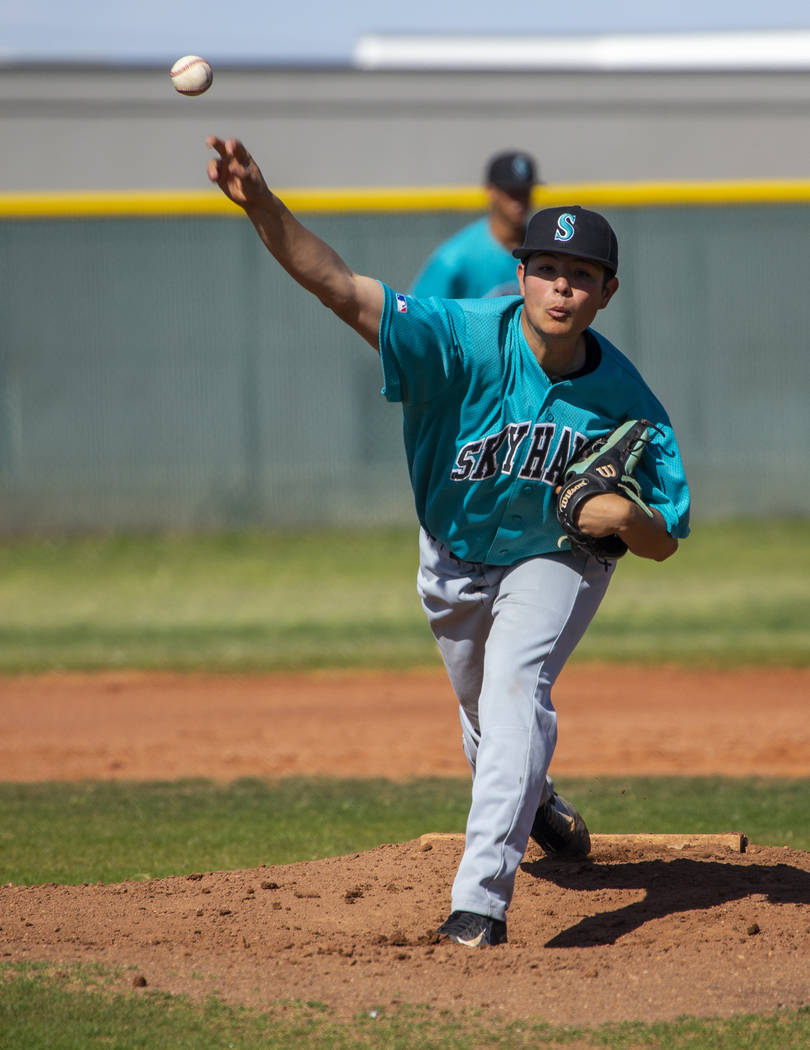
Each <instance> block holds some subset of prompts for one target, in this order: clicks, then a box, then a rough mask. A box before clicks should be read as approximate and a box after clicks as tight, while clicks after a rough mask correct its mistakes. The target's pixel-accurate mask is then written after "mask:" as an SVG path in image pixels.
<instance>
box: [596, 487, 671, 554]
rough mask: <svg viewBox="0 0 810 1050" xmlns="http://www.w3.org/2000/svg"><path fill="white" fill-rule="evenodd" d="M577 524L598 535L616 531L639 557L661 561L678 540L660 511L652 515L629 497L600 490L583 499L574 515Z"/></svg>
mask: <svg viewBox="0 0 810 1050" xmlns="http://www.w3.org/2000/svg"><path fill="white" fill-rule="evenodd" d="M577 525H578V526H579V528H580V529H581V530H582V531H583V532H585V533H587V534H588V535H589V536H595V537H598V538H601V537H604V536H610V535H611V534H612V533H615V534H616V535H617V536H619V537H621V539H622V540H624V542H625V543H626V544H627V546H628V548H629V549H630V550H631V551H632V552H633V554H637V555H638V556H639V557H640V558H652V559H654V560H655V561H664V560H665V559H666V558H668V557H669V556H670V555H672V554H674V553H675V551H676V550H677V549H678V541H677V540H676V539H675V538H674V537H673V536H670V534H669V532H668V531H667V526H666V522H665V521H664V519H663V517H662V516H661V514H660V512H659V511H657V510H654V511H653V512H652V517H648V516H647V515H646V514H645V513H644V511H643V510H642V509H641V508H640V507H639V506H638V505H637V504H636V503H633V501H632V500H629V499H625V498H624V496H619V495H617V494H616V493H613V492H603V493H600V494H599V495H597V496H592V497H591V498H590V499H587V500H585V502H584V503H583V504H582V506H581V507H580V510H579V516H578V518H577Z"/></svg>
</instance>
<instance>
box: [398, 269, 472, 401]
mask: <svg viewBox="0 0 810 1050" xmlns="http://www.w3.org/2000/svg"><path fill="white" fill-rule="evenodd" d="M382 287H383V291H384V293H385V305H384V306H383V312H382V317H381V319H380V331H379V342H380V361H381V363H382V371H383V388H382V393H383V395H384V396H385V397H386V398H387V400H388V401H404V402H407V403H410V404H422V403H425V402H427V401H431V400H432V399H433V398H435V397H437V396H439V395H440V394H441V392H442V391H443V390H444V389H445V388H446V387H447V386H448V385H449V384H451V383H453V381H454V379H455V378H456V376H457V374H458V369H459V362H460V357H461V344H460V341H459V339H458V338H457V335H456V329H457V326H458V324H459V323H460V322H461V323H463V314H459V316H458V317H454V315H453V312H452V309H451V307H452V304H451V303H449V302H448V301H446V300H443V299H436V298H430V299H418V298H416V297H414V296H411V295H403V294H401V293H400V292H394V291H392V289H391V288H389V287H388V286H387V285H385V284H383V286H382Z"/></svg>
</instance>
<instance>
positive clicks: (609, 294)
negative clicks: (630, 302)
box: [599, 276, 619, 310]
mask: <svg viewBox="0 0 810 1050" xmlns="http://www.w3.org/2000/svg"><path fill="white" fill-rule="evenodd" d="M618 287H619V278H618V277H616V276H613V277H611V278H610V279H609V280H607V281H605V283H604V286H603V288H602V302H601V303H600V304H599V309H600V310H604V308H605V307H606V306H607V304H608V303H609V302H610V300H611V299H612V298H613V296H614V295H615V294H616V291H617V289H618Z"/></svg>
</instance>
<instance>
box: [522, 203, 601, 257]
mask: <svg viewBox="0 0 810 1050" xmlns="http://www.w3.org/2000/svg"><path fill="white" fill-rule="evenodd" d="M535 252H561V253H562V254H564V255H576V256H577V257H578V258H580V259H588V260H590V261H591V262H595V263H600V264H601V265H602V266H604V267H605V268H606V269H607V270H610V272H611V273H614V274H615V273H616V271H617V270H618V268H619V244H618V241H617V240H616V234H615V233H614V232H613V228H612V227H611V225H610V223H609V222H608V221H607V219H606V218H605V217H604V216H603V215H600V214H599V212H596V211H588V209H587V208H581V207H580V206H579V205H578V204H575V205H568V206H567V207H565V208H543V210H542V211H538V212H536V213H535V214H534V215H533V216H532V217H531V219H530V220H529V225H528V226H527V227H526V236H525V238H524V241H523V244H522V245H521V246H520V247H519V248H515V249H514V251H513V252H512V255H514V257H515V258H516V259H520V260H521V261H522V262H525V261H526V259H528V258H529V256H530V255H534V253H535Z"/></svg>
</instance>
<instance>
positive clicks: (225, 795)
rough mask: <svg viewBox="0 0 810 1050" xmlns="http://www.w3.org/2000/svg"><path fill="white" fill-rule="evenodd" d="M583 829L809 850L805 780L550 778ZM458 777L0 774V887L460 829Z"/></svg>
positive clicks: (462, 783)
mask: <svg viewBox="0 0 810 1050" xmlns="http://www.w3.org/2000/svg"><path fill="white" fill-rule="evenodd" d="M558 786H559V787H560V790H562V791H563V792H564V793H565V794H566V795H568V796H570V797H571V798H572V799H574V800H576V803H577V805H578V806H579V807H580V808H581V809H582V811H583V813H584V814H585V815H586V817H587V821H588V825H589V827H590V828H591V830H592V831H595V832H601V833H604V834H609V833H619V832H634V831H647V832H684V833H686V832H690V833H708V832H717V831H724V832H725V831H743V832H745V833H746V834H747V835H748V836H749V838H750V839H751V840H752V841H753V842H756V843H758V844H760V845H777V846H791V847H793V848H795V849H808V848H810V827H808V823H807V813H808V812H810V780H794V781H781V780H759V781H756V780H755V781H748V780H745V781H737V780H727V779H722V778H652V777H651V778H640V779H631V778H623V779H619V778H599V779H596V780H577V779H574V780H571V779H569V780H566V781H565V782H564V783H560V784H559V785H558ZM469 792H470V786H469V781H468V780H467V779H466V778H450V779H438V778H435V779H434V778H431V779H427V778H426V779H418V780H414V781H412V782H410V783H406V784H397V783H393V782H391V781H387V780H379V779H378V780H333V779H327V778H315V779H308V778H306V779H305V778H297V777H295V778H292V777H291V778H288V779H284V780H280V781H263V780H247V779H246V780H238V781H235V782H233V783H231V784H226V785H223V784H214V783H211V782H210V781H203V780H187V781H180V782H177V783H175V782H167V783H146V784H126V783H123V784H122V783H98V782H94V781H88V782H82V783H76V784H62V783H44V784H0V812H2V813H3V821H2V825H0V883H5V882H14V883H17V884H21V885H38V884H41V883H45V882H58V883H71V884H78V883H82V882H98V881H102V882H119V881H122V880H124V879H129V878H134V879H138V878H156V877H163V876H167V875H181V874H187V873H188V872H192V871H227V870H233V869H238V868H253V867H258V866H259V865H260V864H287V863H290V862H292V861H296V860H314V859H317V858H320V857H330V856H340V855H344V854H348V853H354V852H359V851H362V850H366V849H371V848H373V847H374V846H377V845H378V844H379V843H381V842H405V841H407V840H409V839H413V838H416V837H417V836H419V835H421V834H422V833H423V832H425V831H463V830H464V825H465V821H466V816H467V809H468V806H469Z"/></svg>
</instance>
